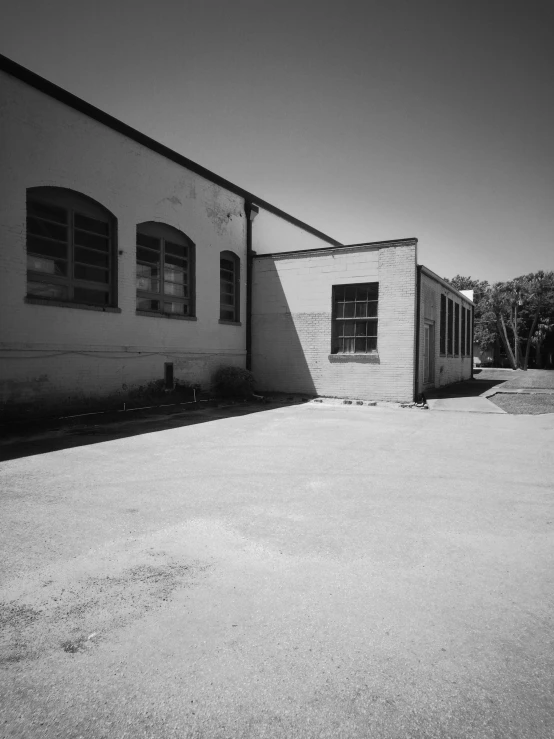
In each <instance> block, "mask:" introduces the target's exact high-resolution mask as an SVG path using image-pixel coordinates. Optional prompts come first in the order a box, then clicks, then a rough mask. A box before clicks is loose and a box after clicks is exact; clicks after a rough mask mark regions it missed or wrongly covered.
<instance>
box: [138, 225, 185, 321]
mask: <svg viewBox="0 0 554 739" xmlns="http://www.w3.org/2000/svg"><path fill="white" fill-rule="evenodd" d="M137 311H138V312H141V311H142V312H146V313H160V314H161V315H169V316H194V244H193V242H192V241H191V240H190V239H189V238H188V236H185V234H184V233H182V232H181V231H178V230H177V229H176V228H173V227H172V226H167V225H166V224H165V223H156V222H154V221H149V222H147V223H141V224H139V225H138V226H137Z"/></svg>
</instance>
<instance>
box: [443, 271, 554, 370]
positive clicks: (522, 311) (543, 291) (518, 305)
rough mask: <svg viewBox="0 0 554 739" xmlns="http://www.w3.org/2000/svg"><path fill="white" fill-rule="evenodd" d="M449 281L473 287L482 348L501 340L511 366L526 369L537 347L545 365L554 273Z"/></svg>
mask: <svg viewBox="0 0 554 739" xmlns="http://www.w3.org/2000/svg"><path fill="white" fill-rule="evenodd" d="M445 280H446V282H448V283H450V284H451V285H452V286H453V287H455V288H456V289H457V290H473V302H474V306H475V310H474V341H475V343H477V344H478V345H479V346H480V347H481V348H482V349H487V348H490V347H492V346H494V345H495V344H497V343H499V344H500V346H502V347H503V348H504V351H505V353H506V357H507V361H508V364H509V365H510V367H511V368H512V369H518V368H519V369H524V370H526V369H527V367H528V365H529V356H530V352H531V348H532V347H533V349H534V352H535V363H536V366H537V367H542V366H543V364H544V357H543V348H544V345H545V342H546V341H547V339H548V337H549V336H551V335H553V334H554V272H543V271H542V270H541V271H539V272H533V273H531V274H528V275H522V276H521V277H516V278H515V279H513V280H510V281H508V282H495V283H494V284H492V285H490V284H489V283H488V282H487V281H486V280H474V279H472V278H471V277H462V276H461V275H456V276H455V277H453V278H452V279H448V278H445Z"/></svg>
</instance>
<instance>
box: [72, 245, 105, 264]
mask: <svg viewBox="0 0 554 739" xmlns="http://www.w3.org/2000/svg"><path fill="white" fill-rule="evenodd" d="M75 261H76V262H81V263H82V264H91V265H92V266H94V267H104V268H105V269H107V268H108V267H109V266H110V257H109V255H108V254H102V253H100V252H99V251H93V250H92V249H83V248H79V247H77V248H76V249H75Z"/></svg>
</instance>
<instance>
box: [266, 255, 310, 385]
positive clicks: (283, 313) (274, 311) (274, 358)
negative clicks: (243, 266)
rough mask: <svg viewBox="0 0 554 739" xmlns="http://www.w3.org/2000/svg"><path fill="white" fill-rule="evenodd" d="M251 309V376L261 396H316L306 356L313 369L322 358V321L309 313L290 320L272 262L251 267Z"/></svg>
mask: <svg viewBox="0 0 554 739" xmlns="http://www.w3.org/2000/svg"><path fill="white" fill-rule="evenodd" d="M252 306H253V310H252V372H253V374H254V378H255V381H256V387H257V388H258V389H259V391H260V392H264V391H266V392H268V391H273V392H286V393H304V394H306V395H317V390H316V387H315V384H314V381H313V378H312V373H311V370H310V366H309V364H308V360H307V357H306V353H313V357H311V359H312V365H313V363H314V361H315V362H317V356H318V355H320V354H321V350H320V346H321V337H320V336H319V335H318V333H320V331H319V332H318V318H319V322H320V321H321V317H320V316H319V315H318V314H310V313H295V314H294V316H293V314H292V313H291V310H290V306H289V303H288V300H287V297H286V295H285V291H284V290H283V286H282V283H281V279H280V277H279V273H278V272H277V270H276V269H275V263H274V262H273V260H270V259H263V260H260V261H259V262H258V263H257V264H256V262H255V264H254V284H253V300H252ZM299 331H301V334H302V336H301V335H300V334H299Z"/></svg>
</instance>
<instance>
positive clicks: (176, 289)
mask: <svg viewBox="0 0 554 739" xmlns="http://www.w3.org/2000/svg"><path fill="white" fill-rule="evenodd" d="M164 294H165V295H176V296H178V297H181V298H183V297H185V294H186V293H185V288H184V286H183V285H178V284H177V283H176V282H164Z"/></svg>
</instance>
